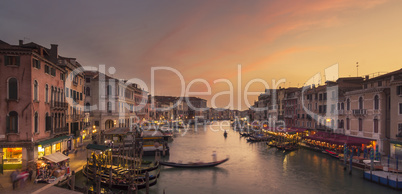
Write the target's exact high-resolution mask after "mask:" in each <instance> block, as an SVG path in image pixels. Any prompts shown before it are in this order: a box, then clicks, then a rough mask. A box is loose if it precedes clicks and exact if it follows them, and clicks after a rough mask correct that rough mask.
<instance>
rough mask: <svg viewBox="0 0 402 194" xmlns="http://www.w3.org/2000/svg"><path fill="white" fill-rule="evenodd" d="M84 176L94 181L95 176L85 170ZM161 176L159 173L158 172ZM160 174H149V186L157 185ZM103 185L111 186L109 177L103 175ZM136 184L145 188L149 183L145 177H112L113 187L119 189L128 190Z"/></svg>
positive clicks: (101, 181)
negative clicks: (127, 179)
mask: <svg viewBox="0 0 402 194" xmlns="http://www.w3.org/2000/svg"><path fill="white" fill-rule="evenodd" d="M83 174H84V176H87V177H88V179H89V180H91V181H93V176H89V174H86V172H85V171H83ZM158 176H159V173H158ZM158 176H155V177H154V176H149V186H150V187H151V186H154V185H156V183H157V181H158ZM100 183H101V185H103V186H109V179H108V178H104V177H101V180H100ZM133 184H134V185H136V186H137V188H138V189H144V188H146V186H147V184H146V182H145V179H143V180H142V179H141V180H139V179H137V180H133V181H131V182H130V181H124V180H121V179H112V188H113V189H119V190H128V188H129V187H130V186H131V185H133Z"/></svg>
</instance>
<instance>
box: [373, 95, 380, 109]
mask: <svg viewBox="0 0 402 194" xmlns="http://www.w3.org/2000/svg"><path fill="white" fill-rule="evenodd" d="M379 108H380V99H379V98H378V95H375V97H374V110H378V109H379Z"/></svg>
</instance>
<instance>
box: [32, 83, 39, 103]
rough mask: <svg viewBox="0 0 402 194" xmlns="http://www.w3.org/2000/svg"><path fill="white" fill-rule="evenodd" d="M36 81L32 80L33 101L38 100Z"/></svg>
mask: <svg viewBox="0 0 402 194" xmlns="http://www.w3.org/2000/svg"><path fill="white" fill-rule="evenodd" d="M38 87H39V86H38V81H36V80H35V81H34V96H33V99H34V101H38Z"/></svg>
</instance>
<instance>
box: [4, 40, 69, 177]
mask: <svg viewBox="0 0 402 194" xmlns="http://www.w3.org/2000/svg"><path fill="white" fill-rule="evenodd" d="M56 47H57V46H56ZM54 49H55V45H52V46H51V48H50V49H48V48H45V47H43V46H40V45H38V44H35V43H28V44H24V43H23V42H22V41H20V42H19V45H10V44H8V43H5V42H3V41H0V90H1V92H0V99H1V101H2V103H0V110H1V111H2V114H1V116H0V123H1V125H0V147H1V148H2V151H3V153H4V157H3V159H4V160H5V162H4V168H5V169H12V168H21V167H24V166H26V165H27V164H28V163H29V162H34V161H35V160H36V159H37V158H40V157H42V156H44V155H49V154H51V153H54V152H57V151H63V150H65V149H66V148H67V146H66V145H67V141H68V140H69V137H68V136H65V135H68V133H69V131H68V129H67V128H66V109H67V106H68V105H67V103H66V102H65V98H64V80H65V71H64V69H62V68H60V67H59V66H58V65H56V64H54V63H53V62H52V58H53V57H55V56H54V55H53V54H54Z"/></svg>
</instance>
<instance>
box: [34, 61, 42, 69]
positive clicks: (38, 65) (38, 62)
mask: <svg viewBox="0 0 402 194" xmlns="http://www.w3.org/2000/svg"><path fill="white" fill-rule="evenodd" d="M32 66H33V67H34V68H36V69H40V61H39V60H38V59H32Z"/></svg>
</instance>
